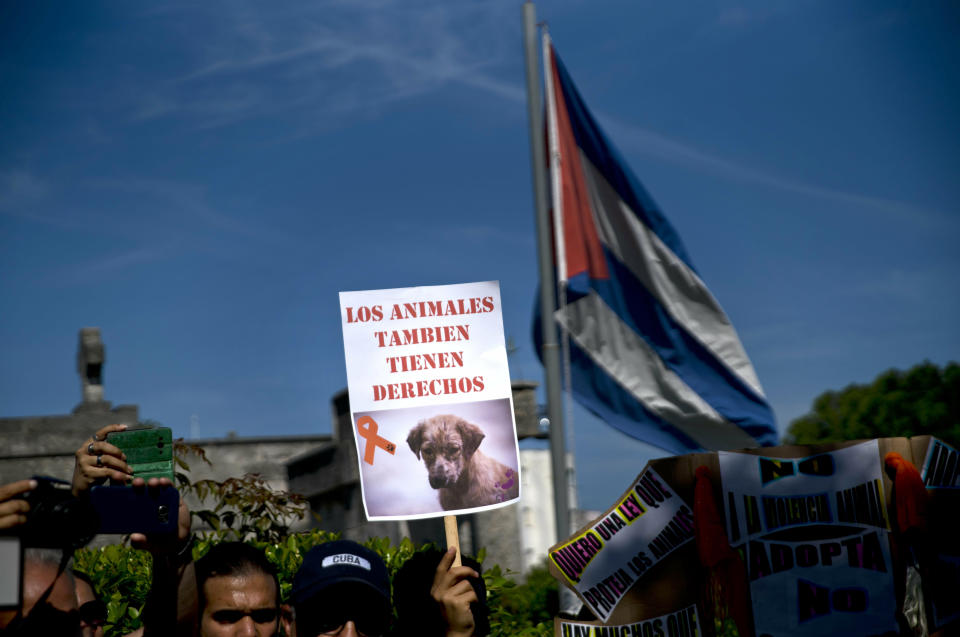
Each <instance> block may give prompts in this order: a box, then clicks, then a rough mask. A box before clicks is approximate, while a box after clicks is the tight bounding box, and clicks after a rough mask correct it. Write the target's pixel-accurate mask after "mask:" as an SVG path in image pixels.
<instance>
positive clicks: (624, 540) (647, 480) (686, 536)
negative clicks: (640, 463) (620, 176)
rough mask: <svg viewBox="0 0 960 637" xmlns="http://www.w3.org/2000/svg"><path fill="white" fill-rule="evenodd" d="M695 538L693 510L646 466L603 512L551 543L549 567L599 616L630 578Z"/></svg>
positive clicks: (612, 606)
mask: <svg viewBox="0 0 960 637" xmlns="http://www.w3.org/2000/svg"><path fill="white" fill-rule="evenodd" d="M692 539H693V511H692V510H691V508H690V507H689V506H688V505H687V504H686V503H685V502H684V501H683V500H681V499H680V497H679V496H678V495H677V494H676V492H675V491H674V490H673V489H672V488H671V487H670V485H669V484H667V482H666V481H665V480H664V479H663V478H662V477H660V476H659V475H658V474H657V472H656V471H654V470H653V469H651V468H649V467H648V468H647V469H646V470H644V472H643V473H641V474H640V475H639V476H638V477H637V479H636V480H635V481H634V482H633V484H631V485H630V487H629V488H628V489H627V491H626V492H625V493H624V494H623V495H621V496H620V498H618V499H617V501H616V503H615V504H614V505H613V506H612V507H611V508H610V509H608V510H607V511H606V512H605V513H604V514H603V515H602V516H600V517H599V518H597V519H596V520H594V521H593V522H591V523H590V524H589V525H588V526H586V527H585V528H584V529H582V530H581V531H580V532H578V533H577V534H576V535H574V536H573V537H571V538H569V539H567V540H566V541H564V542H561V543H559V544H557V545H555V546H553V547H552V548H551V549H550V567H551V570H553V571H554V573H555V574H559V577H560V579H561V581H563V582H564V583H565V584H566V585H567V586H569V587H570V588H572V589H573V590H574V592H576V593H577V595H578V596H579V597H580V599H581V600H583V603H584V604H586V606H587V607H588V608H589V609H590V610H591V612H593V613H594V614H595V615H596V616H597V617H599V618H600V619H601V620H602V621H607V620H608V619H610V617H611V615H612V614H613V612H614V610H615V609H616V608H617V606H618V604H620V602H621V600H622V599H623V598H624V596H625V595H626V594H627V592H628V591H629V590H630V589H631V588H632V587H633V585H634V583H635V582H636V581H637V580H639V579H640V578H642V577H643V576H644V575H646V574H647V573H648V572H649V571H650V570H651V569H653V567H654V566H655V565H656V564H657V563H658V562H660V561H661V560H663V559H664V558H665V557H667V556H668V555H670V554H671V553H673V552H674V551H675V550H676V549H677V548H679V547H682V546H683V545H684V544H687V543H688V542H690V541H691V540H692Z"/></svg>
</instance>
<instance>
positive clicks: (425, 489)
mask: <svg viewBox="0 0 960 637" xmlns="http://www.w3.org/2000/svg"><path fill="white" fill-rule="evenodd" d="M353 417H354V424H355V427H356V431H357V435H358V439H357V440H358V447H357V456H358V459H359V466H360V475H361V478H362V483H361V484H362V486H363V497H364V505H365V506H366V509H367V517H368V518H370V519H397V518H425V517H437V516H441V515H446V514H449V513H452V512H470V511H473V510H482V509H484V508H488V507H489V508H496V507H500V506H504V505H506V504H509V503H510V502H514V501H516V500H517V499H518V498H519V497H520V472H519V467H520V459H519V451H518V447H517V438H516V433H515V429H514V424H513V406H512V404H511V402H510V400H509V399H496V400H487V401H478V402H468V403H454V404H442V405H432V406H422V407H413V408H406V409H393V410H383V411H370V412H357V413H354V414H353Z"/></svg>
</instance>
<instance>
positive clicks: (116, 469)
mask: <svg viewBox="0 0 960 637" xmlns="http://www.w3.org/2000/svg"><path fill="white" fill-rule="evenodd" d="M98 457H99V458H100V462H99V464H98V463H97V458H98ZM77 469H78V470H79V471H80V473H81V474H82V475H83V477H84V478H86V479H87V481H88V482H91V483H92V482H98V481H100V482H102V481H103V480H106V479H107V478H113V479H114V480H120V481H125V480H129V479H130V475H131V474H132V473H133V467H131V466H130V465H128V464H127V463H126V462H124V461H123V460H122V459H120V458H118V457H116V456H104V455H99V454H98V455H96V456H91V455H89V454H86V453H84V455H83V456H82V457H80V458H78V459H77Z"/></svg>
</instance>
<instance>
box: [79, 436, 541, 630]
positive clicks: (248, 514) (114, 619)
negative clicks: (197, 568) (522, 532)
mask: <svg viewBox="0 0 960 637" xmlns="http://www.w3.org/2000/svg"><path fill="white" fill-rule="evenodd" d="M175 450H176V456H175V457H176V461H177V465H178V467H180V468H181V469H183V470H185V471H189V466H188V464H187V462H186V457H188V456H196V457H197V458H199V459H200V460H201V461H203V462H207V463H209V461H208V460H207V459H206V454H205V453H204V451H203V449H201V448H200V447H196V446H194V445H185V444H183V443H182V441H178V443H177V445H176V447H175ZM177 482H178V486H179V488H180V491H181V493H193V494H194V495H196V496H197V498H198V500H199V501H200V502H201V504H202V505H205V504H207V503H211V504H212V506H211V507H209V508H200V509H198V510H196V511H193V512H192V513H193V515H194V517H195V518H196V519H199V520H202V521H203V522H204V523H205V524H206V525H207V526H208V527H209V528H210V530H206V531H200V532H198V533H196V534H195V535H196V541H195V542H194V545H193V558H194V559H195V560H196V559H199V558H200V557H202V556H203V555H204V554H206V552H207V551H209V550H210V548H211V547H212V546H214V545H215V544H217V543H219V542H223V541H229V540H242V541H245V542H247V543H249V544H251V545H253V546H256V547H258V548H260V549H262V550H263V551H264V554H265V555H266V556H267V559H269V560H270V561H271V562H272V563H273V564H275V565H276V567H277V571H278V576H279V579H280V593H281V597H282V599H283V600H284V601H286V600H287V599H288V598H289V596H290V589H291V588H292V585H293V576H294V574H296V572H297V570H298V569H299V568H300V564H301V562H302V561H303V555H304V554H305V553H306V552H307V551H309V550H310V548H312V547H313V546H316V545H318V544H322V543H324V542H329V541H331V540H335V539H338V538H339V534H338V533H333V532H330V531H324V530H321V529H312V530H310V531H304V532H300V533H290V532H289V526H290V524H291V523H292V522H293V521H294V520H297V519H300V518H302V517H303V515H304V514H305V512H306V510H307V505H306V503H305V502H304V500H303V498H302V497H301V496H298V495H296V494H291V493H287V492H283V491H276V490H273V489H271V488H270V487H269V485H267V483H266V482H265V481H264V480H262V479H261V478H260V477H259V476H256V475H247V476H244V477H243V478H231V479H229V480H226V481H224V482H216V481H213V480H202V481H197V483H196V484H194V483H192V482H191V481H190V479H189V477H188V476H187V475H186V474H184V473H179V472H178V474H177ZM364 544H365V546H367V547H368V548H370V549H372V550H373V551H376V552H377V553H378V554H379V555H380V556H381V557H382V558H383V561H384V562H385V563H386V565H387V572H388V573H389V574H390V578H391V580H392V579H393V576H394V575H395V574H396V572H397V571H398V570H399V569H400V567H401V566H403V564H404V563H405V562H406V561H407V560H408V559H410V557H411V556H412V555H413V554H414V553H415V552H416V551H418V550H420V549H424V548H427V547H426V546H424V547H417V546H415V545H414V543H413V542H412V541H411V540H410V539H409V538H404V539H403V540H402V541H401V542H400V543H399V544H396V545H394V544H393V543H391V542H390V540H389V539H388V538H371V539H369V540H367V541H366V542H365V543H364ZM478 561H480V562H482V561H483V551H481V554H480V555H479V556H478ZM74 568H76V569H77V570H78V571H81V572H84V573H86V574H88V575H89V576H90V578H91V580H92V581H93V583H94V588H95V589H96V590H97V592H98V593H99V594H100V595H101V598H102V599H103V601H104V602H106V604H107V625H106V626H105V633H106V637H115V636H116V637H119V636H120V635H124V634H126V633H129V632H131V631H133V630H136V629H137V628H139V627H140V626H141V624H142V620H141V613H142V612H143V606H144V603H145V602H146V598H147V593H148V592H149V590H150V582H151V569H152V558H151V556H150V555H149V554H148V553H146V552H143V551H138V550H136V549H133V548H131V547H130V546H128V545H126V544H122V545H121V544H113V545H110V546H104V547H100V548H92V549H81V550H79V551H77V552H76V553H75V554H74ZM483 577H484V582H485V584H486V587H487V603H488V606H489V608H490V623H491V635H492V636H494V637H516V636H519V637H546V636H548V635H552V634H553V624H552V616H553V614H555V612H556V587H557V584H556V581H555V580H554V579H553V577H552V576H550V574H549V572H547V570H546V568H545V567H544V568H541V569H535V570H534V571H533V572H532V573H531V574H530V576H528V579H527V583H526V584H523V585H520V586H518V585H517V584H516V582H515V581H514V580H513V579H511V578H510V577H508V576H507V575H504V574H503V573H502V571H501V569H500V567H499V566H497V565H494V566H491V567H489V568H485V569H484V574H483ZM551 596H552V597H551ZM551 599H552V600H553V601H550V600H551Z"/></svg>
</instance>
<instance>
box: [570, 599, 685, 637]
mask: <svg viewBox="0 0 960 637" xmlns="http://www.w3.org/2000/svg"><path fill="white" fill-rule="evenodd" d="M553 630H554V633H553V634H554V637H700V636H701V635H703V628H702V626H701V625H700V617H699V615H697V606H696V604H693V605H691V606H688V607H686V608H684V609H683V610H679V611H677V612H675V613H669V614H666V615H661V616H659V617H652V618H650V619H644V620H642V621H638V622H632V623H629V624H615V625H614V624H610V625H603V624H601V623H599V622H576V621H567V620H563V619H559V618H556V619H554V622H553Z"/></svg>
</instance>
